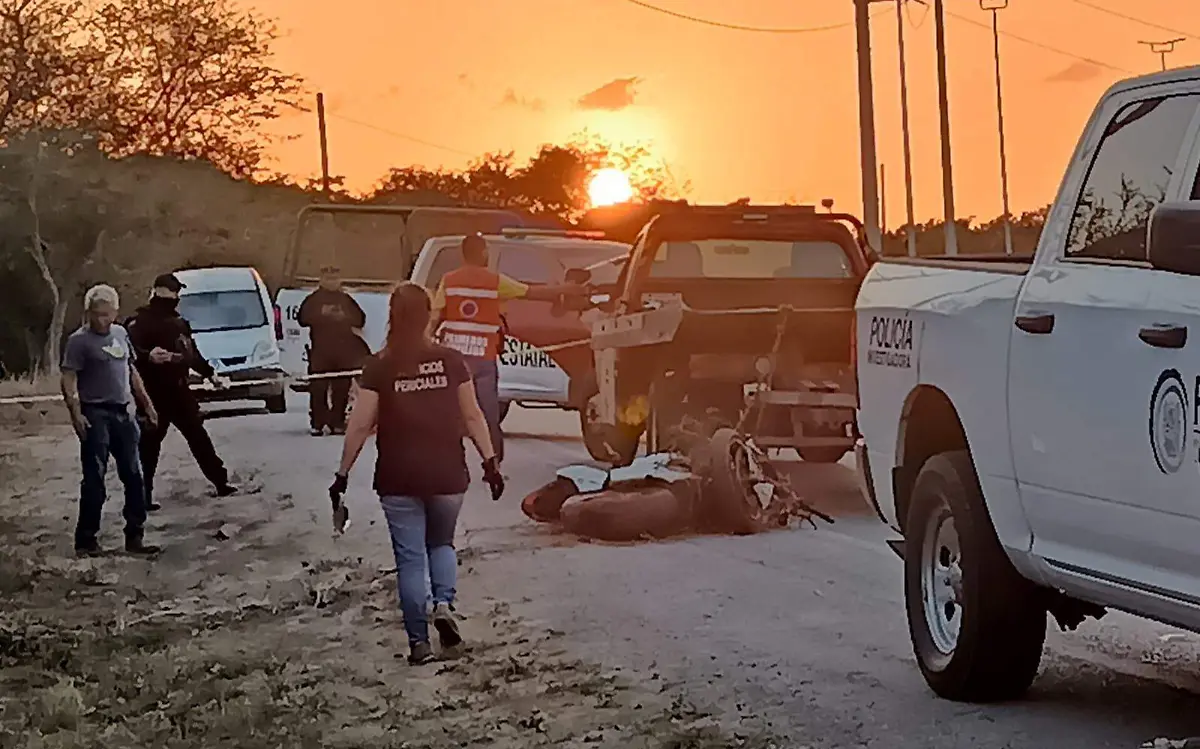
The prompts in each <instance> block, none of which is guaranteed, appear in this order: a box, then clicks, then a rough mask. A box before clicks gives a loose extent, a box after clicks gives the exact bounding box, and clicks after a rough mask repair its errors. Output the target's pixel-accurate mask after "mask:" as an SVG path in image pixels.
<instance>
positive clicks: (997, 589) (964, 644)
mask: <svg viewBox="0 0 1200 749" xmlns="http://www.w3.org/2000/svg"><path fill="white" fill-rule="evenodd" d="M905 528H907V531H908V538H906V539H905V544H904V545H905V550H906V551H905V554H904V599H905V606H906V609H907V612H908V629H909V633H910V635H911V636H912V643H913V651H914V652H915V654H916V656H917V664H918V666H920V669H921V674H922V675H923V676H924V677H925V681H926V683H928V684H929V686H930V688H932V689H933V691H934V692H935V693H936V694H937V695H938V696H940V697H942V698H945V699H948V700H955V701H959V702H993V701H1000V700H1008V699H1015V698H1017V697H1020V696H1021V695H1022V694H1024V693H1025V691H1026V690H1027V689H1028V688H1029V686H1030V684H1032V683H1033V680H1034V678H1035V677H1036V676H1037V671H1038V664H1039V662H1040V661H1041V657H1042V645H1043V644H1044V642H1045V639H1046V608H1045V606H1044V605H1043V604H1041V603H1040V602H1039V596H1038V595H1037V589H1036V587H1035V586H1034V585H1033V584H1032V583H1030V582H1029V581H1027V580H1025V579H1024V578H1023V577H1021V576H1020V574H1018V572H1017V571H1016V569H1014V568H1013V566H1012V563H1011V562H1010V561H1009V559H1008V556H1007V555H1006V554H1005V553H1004V549H1003V548H1001V546H1000V542H999V540H998V539H997V538H996V533H995V531H994V530H993V528H992V524H991V521H990V519H989V518H988V514H987V506H986V505H985V504H984V500H983V492H982V491H981V490H980V488H979V479H978V478H977V477H976V475H975V466H974V464H973V463H972V461H971V456H970V454H969V453H967V452H966V451H958V452H951V453H942V454H941V455H935V456H934V457H932V458H930V459H929V461H928V462H926V463H925V465H924V467H922V468H921V471H920V473H919V474H918V475H917V480H916V484H915V485H914V487H913V495H912V503H911V506H910V507H909V511H908V524H907V525H906V526H905Z"/></svg>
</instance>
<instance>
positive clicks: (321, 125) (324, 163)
mask: <svg viewBox="0 0 1200 749" xmlns="http://www.w3.org/2000/svg"><path fill="white" fill-rule="evenodd" d="M317 132H318V134H319V135H320V136H321V192H322V193H323V194H324V196H325V201H326V202H329V139H328V137H327V135H326V131H325V94H322V93H318V94H317Z"/></svg>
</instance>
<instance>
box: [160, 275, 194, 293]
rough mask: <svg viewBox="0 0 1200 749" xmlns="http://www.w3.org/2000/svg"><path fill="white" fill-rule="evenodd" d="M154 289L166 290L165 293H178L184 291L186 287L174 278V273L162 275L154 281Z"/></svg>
mask: <svg viewBox="0 0 1200 749" xmlns="http://www.w3.org/2000/svg"><path fill="white" fill-rule="evenodd" d="M154 288H156V289H166V290H167V291H179V290H181V289H186V288H187V286H186V285H185V284H184V283H183V282H182V281H180V280H179V279H178V278H176V277H175V274H174V273H163V274H161V275H159V276H157V277H155V279H154Z"/></svg>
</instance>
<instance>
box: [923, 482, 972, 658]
mask: <svg viewBox="0 0 1200 749" xmlns="http://www.w3.org/2000/svg"><path fill="white" fill-rule="evenodd" d="M924 538H925V542H924V544H922V548H921V604H922V609H923V610H924V613H925V625H926V628H927V629H928V630H929V638H930V640H932V642H933V646H934V647H935V648H937V649H938V651H939V652H940V653H941V654H942V655H946V656H949V655H953V654H954V649H955V648H956V647H957V646H958V633H959V630H960V629H961V627H962V602H963V575H962V547H961V545H960V544H959V539H958V530H957V528H956V527H955V525H954V517H953V516H952V515H951V514H950V508H949V507H948V506H946V505H945V504H942V505H941V507H939V508H938V511H936V512H934V513H933V514H931V515H930V517H929V520H928V521H927V523H926V527H925V534H924Z"/></svg>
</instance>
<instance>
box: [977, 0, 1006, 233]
mask: <svg viewBox="0 0 1200 749" xmlns="http://www.w3.org/2000/svg"><path fill="white" fill-rule="evenodd" d="M979 7H980V8H982V9H983V10H990V11H991V12H992V44H993V49H994V50H995V55H996V119H997V125H998V130H999V133H1000V195H1001V197H1002V199H1003V201H1004V203H1003V205H1004V254H1005V255H1011V254H1013V241H1012V213H1010V211H1009V206H1008V154H1007V151H1006V150H1005V147H1004V93H1003V91H1004V89H1003V86H1001V84H1000V11H1002V10H1004V9H1005V8H1007V7H1008V0H979Z"/></svg>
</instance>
